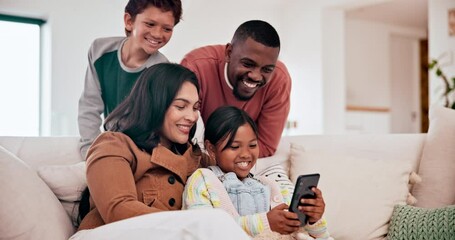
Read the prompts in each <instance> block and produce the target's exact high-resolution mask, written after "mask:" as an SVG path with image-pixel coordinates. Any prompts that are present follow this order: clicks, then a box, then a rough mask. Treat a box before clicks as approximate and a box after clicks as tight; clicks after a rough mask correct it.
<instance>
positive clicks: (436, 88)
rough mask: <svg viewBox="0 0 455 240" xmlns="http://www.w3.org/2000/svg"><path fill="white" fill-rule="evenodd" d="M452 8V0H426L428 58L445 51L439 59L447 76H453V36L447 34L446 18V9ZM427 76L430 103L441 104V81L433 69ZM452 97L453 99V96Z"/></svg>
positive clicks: (435, 56) (454, 61)
mask: <svg viewBox="0 0 455 240" xmlns="http://www.w3.org/2000/svg"><path fill="white" fill-rule="evenodd" d="M454 8H455V1H454V0H432V1H428V11H429V12H428V17H429V21H428V28H429V37H428V44H429V48H428V49H429V53H428V54H429V58H430V59H433V58H439V57H441V55H442V54H444V53H447V54H446V55H445V57H444V58H443V59H440V60H441V61H443V62H444V63H446V66H445V67H444V68H443V69H442V70H443V71H444V73H445V74H446V75H447V76H448V77H449V78H451V77H455V36H449V34H448V23H447V19H448V10H449V9H454ZM441 61H440V62H441ZM429 76H430V80H429V81H430V82H429V88H430V89H429V94H430V104H431V103H438V104H440V105H443V102H442V100H441V96H442V95H441V94H442V89H444V88H443V82H442V80H441V79H439V78H437V77H436V76H435V74H434V71H433V72H431V73H430V74H429ZM453 97H454V98H453V99H455V96H453Z"/></svg>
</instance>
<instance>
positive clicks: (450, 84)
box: [428, 59, 455, 109]
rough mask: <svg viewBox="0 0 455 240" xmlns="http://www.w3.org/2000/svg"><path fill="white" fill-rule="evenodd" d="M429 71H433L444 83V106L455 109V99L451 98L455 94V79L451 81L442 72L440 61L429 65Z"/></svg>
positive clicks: (434, 60)
mask: <svg viewBox="0 0 455 240" xmlns="http://www.w3.org/2000/svg"><path fill="white" fill-rule="evenodd" d="M428 69H429V70H433V71H435V73H436V76H437V77H438V78H441V79H442V81H443V82H444V92H443V94H442V97H443V98H444V106H445V107H448V108H452V109H455V98H452V100H451V98H450V96H451V94H453V93H455V77H452V78H450V79H449V77H447V75H446V74H445V73H444V72H443V71H442V69H441V65H440V64H439V62H438V60H436V59H433V60H432V61H431V62H430V64H429V65H428Z"/></svg>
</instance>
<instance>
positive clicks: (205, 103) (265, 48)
mask: <svg viewBox="0 0 455 240" xmlns="http://www.w3.org/2000/svg"><path fill="white" fill-rule="evenodd" d="M279 52H280V38H279V36H278V33H277V32H276V30H275V29H274V28H273V27H272V26H271V25H270V24H268V23H267V22H264V21H260V20H252V21H247V22H245V23H243V24H241V25H240V26H239V27H238V28H237V30H236V31H235V33H234V37H233V38H232V41H231V43H228V44H226V45H212V46H205V47H201V48H198V49H195V50H193V51H191V52H189V53H188V54H186V56H185V57H184V59H183V60H182V62H181V64H182V65H184V66H186V67H187V68H189V69H191V70H192V71H193V72H195V73H196V75H197V77H198V79H199V85H200V95H199V98H200V100H201V102H202V104H201V116H202V119H203V120H204V122H205V121H207V118H208V117H209V115H210V114H211V113H212V112H213V111H214V110H215V109H216V108H218V107H220V106H224V105H233V106H236V107H238V108H241V109H243V110H244V111H246V112H247V113H248V114H249V115H250V116H251V118H253V120H254V121H255V122H256V124H257V126H258V130H259V138H258V140H259V157H267V156H271V155H273V154H274V153H275V151H276V148H277V146H278V143H279V141H280V138H281V134H282V132H283V128H284V125H285V123H286V120H287V117H288V114H289V108H290V98H289V96H290V93H291V77H290V75H289V73H288V71H287V69H286V67H285V65H284V64H283V63H282V62H280V61H278V55H279Z"/></svg>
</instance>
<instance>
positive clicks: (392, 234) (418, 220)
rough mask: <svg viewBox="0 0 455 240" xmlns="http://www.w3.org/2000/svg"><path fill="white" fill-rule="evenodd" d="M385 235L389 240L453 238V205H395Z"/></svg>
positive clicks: (454, 222)
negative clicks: (430, 206) (425, 206)
mask: <svg viewBox="0 0 455 240" xmlns="http://www.w3.org/2000/svg"><path fill="white" fill-rule="evenodd" d="M387 237H388V239H389V240H407V239H439V240H442V239H447V240H449V239H454V237H455V205H452V206H448V207H443V208H434V209H427V208H419V207H413V206H408V205H396V206H395V207H394V209H393V214H392V219H391V220H390V228H389V233H388V235H387Z"/></svg>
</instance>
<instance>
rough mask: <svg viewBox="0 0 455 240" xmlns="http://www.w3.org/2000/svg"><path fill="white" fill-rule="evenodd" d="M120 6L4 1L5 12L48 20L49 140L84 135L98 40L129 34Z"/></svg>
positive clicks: (42, 0) (106, 2) (87, 1)
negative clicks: (81, 113) (90, 55)
mask: <svg viewBox="0 0 455 240" xmlns="http://www.w3.org/2000/svg"><path fill="white" fill-rule="evenodd" d="M125 2H126V1H119V0H111V1H110V0H103V1H100V0H97V1H90V0H80V1H74V2H70V1H59V0H37V1H28V0H2V1H0V9H1V10H0V11H1V12H2V13H8V14H19V15H23V16H29V17H38V18H42V19H45V20H46V21H47V24H46V25H45V26H44V39H43V40H44V43H43V45H44V49H43V51H44V56H45V59H44V69H43V70H44V73H43V74H44V79H43V81H44V83H45V84H44V89H43V93H44V96H45V99H44V106H43V109H44V111H46V112H44V116H43V119H44V120H45V121H46V124H45V125H44V126H43V130H44V132H43V133H44V135H78V134H79V133H78V130H77V104H78V99H79V96H80V94H81V92H82V87H83V84H84V76H85V69H86V67H87V52H88V48H89V46H90V43H91V42H92V41H93V39H95V38H97V37H101V36H111V35H122V34H123V8H124V4H125Z"/></svg>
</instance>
